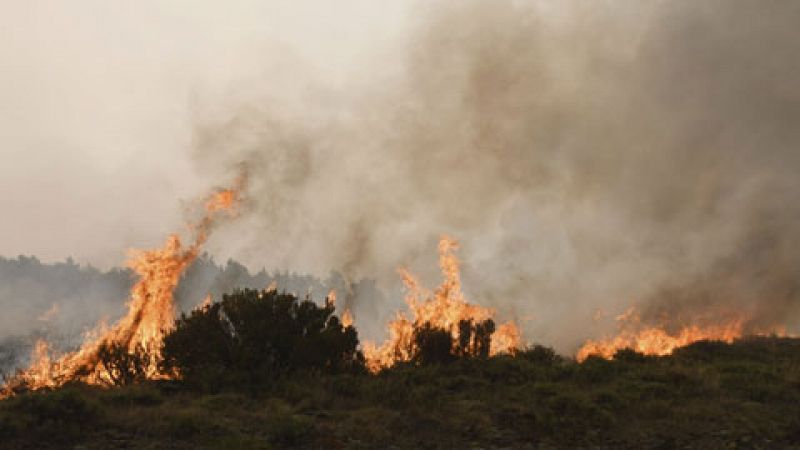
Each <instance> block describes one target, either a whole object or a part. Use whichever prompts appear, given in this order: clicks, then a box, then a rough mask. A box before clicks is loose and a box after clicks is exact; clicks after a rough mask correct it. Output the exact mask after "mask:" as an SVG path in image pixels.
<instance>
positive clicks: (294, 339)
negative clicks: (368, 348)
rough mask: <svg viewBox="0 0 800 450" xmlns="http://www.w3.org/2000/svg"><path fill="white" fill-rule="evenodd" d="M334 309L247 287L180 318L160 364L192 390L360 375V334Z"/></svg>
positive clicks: (165, 341)
mask: <svg viewBox="0 0 800 450" xmlns="http://www.w3.org/2000/svg"><path fill="white" fill-rule="evenodd" d="M333 312H334V306H333V305H332V304H328V303H326V304H325V306H322V307H321V306H317V304H316V303H314V302H312V301H310V300H308V299H306V300H303V301H298V300H297V298H296V297H295V296H293V295H290V294H279V293H278V292H277V291H256V290H252V289H245V290H241V291H237V292H236V293H234V294H232V295H225V296H224V297H223V300H222V302H220V303H212V304H210V305H207V306H205V307H203V308H201V309H196V310H194V311H192V313H191V314H190V315H188V316H186V315H184V316H182V317H181V318H180V319H178V320H177V322H176V326H175V330H174V331H172V332H171V333H170V334H168V335H167V336H166V338H165V339H164V346H163V349H162V357H163V359H164V361H163V366H164V370H165V371H166V372H167V373H174V374H177V375H179V376H180V378H181V379H182V380H183V381H184V382H186V383H188V384H190V385H192V386H194V387H202V388H204V389H207V390H208V389H212V390H213V389H218V388H219V387H220V386H221V385H223V383H227V382H231V381H232V380H235V381H236V382H237V383H243V382H244V383H248V384H253V383H260V382H264V381H268V380H272V379H274V378H277V377H279V376H281V375H284V374H289V373H294V372H298V371H304V372H324V373H336V372H346V371H363V366H364V364H363V356H361V354H360V352H358V351H357V350H356V347H357V346H358V336H357V334H356V331H355V328H353V327H352V326H348V327H344V326H342V324H341V323H340V322H339V319H338V317H336V316H334V315H333Z"/></svg>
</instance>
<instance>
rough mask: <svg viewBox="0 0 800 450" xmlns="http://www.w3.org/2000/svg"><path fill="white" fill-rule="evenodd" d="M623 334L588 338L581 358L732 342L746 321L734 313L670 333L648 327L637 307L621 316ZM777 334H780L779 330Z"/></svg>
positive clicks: (665, 351)
mask: <svg viewBox="0 0 800 450" xmlns="http://www.w3.org/2000/svg"><path fill="white" fill-rule="evenodd" d="M617 322H618V325H619V333H618V334H617V335H616V336H613V337H610V338H607V339H601V340H597V341H595V340H589V341H587V342H586V343H585V344H584V345H583V346H582V347H581V348H580V349H579V350H578V353H577V354H576V359H577V360H578V361H584V360H585V359H586V358H588V357H589V356H593V355H594V356H600V357H602V358H605V359H611V358H612V357H613V356H614V354H615V353H616V352H617V350H622V349H626V348H630V349H633V350H635V351H637V352H639V353H643V354H645V355H656V356H664V355H669V354H671V353H672V352H673V351H674V350H675V349H676V348H680V347H685V346H687V345H689V344H692V343H693V342H697V341H702V340H710V341H723V342H728V343H731V342H733V341H734V340H735V339H738V338H740V337H742V336H743V332H744V325H745V320H744V318H742V317H741V316H738V315H734V316H729V317H725V318H718V319H717V320H716V321H714V322H711V323H708V324H702V325H701V324H690V325H685V326H682V327H678V328H677V330H676V331H673V332H669V331H667V327H664V326H647V325H645V324H643V323H642V321H641V318H640V316H639V314H638V313H637V311H636V310H635V309H634V308H631V309H629V310H628V311H627V312H626V313H625V314H623V315H621V316H619V317H617ZM772 332H773V333H779V334H782V333H780V330H779V329H776V330H773V331H772ZM757 334H758V333H757Z"/></svg>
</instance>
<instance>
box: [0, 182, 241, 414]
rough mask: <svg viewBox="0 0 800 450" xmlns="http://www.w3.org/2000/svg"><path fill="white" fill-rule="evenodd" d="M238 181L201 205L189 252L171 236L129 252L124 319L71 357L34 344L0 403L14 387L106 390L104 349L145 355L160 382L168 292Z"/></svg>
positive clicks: (170, 319)
mask: <svg viewBox="0 0 800 450" xmlns="http://www.w3.org/2000/svg"><path fill="white" fill-rule="evenodd" d="M243 181H244V180H243V178H242V179H240V180H239V182H238V183H237V187H236V188H235V189H226V190H221V191H218V192H216V193H214V194H213V195H212V196H210V197H209V199H207V200H206V202H205V213H204V215H203V217H202V219H200V221H198V222H197V223H195V224H190V226H189V227H190V229H191V230H193V231H194V235H195V236H194V237H195V239H194V242H193V243H192V244H191V245H190V246H189V247H187V248H184V246H183V245H182V243H181V240H180V238H179V237H178V235H176V234H173V235H170V236H169V237H168V238H167V241H166V242H165V243H164V245H163V247H161V248H157V249H151V250H134V251H131V252H130V255H129V259H128V262H127V266H128V267H130V268H131V269H133V270H134V271H135V272H136V274H137V275H138V276H139V281H137V282H136V284H135V285H134V286H133V288H132V289H131V293H130V298H129V300H128V303H127V305H128V313H127V314H126V315H125V316H124V317H123V318H122V319H120V320H119V321H118V322H117V323H116V324H114V325H113V326H112V327H110V328H108V329H103V328H101V329H99V330H98V331H97V333H96V335H95V336H94V337H91V338H87V339H86V340H85V341H84V343H83V345H82V346H81V347H80V348H79V349H78V350H77V351H74V352H71V353H67V354H64V355H63V356H61V357H59V358H58V359H55V360H54V359H52V357H51V356H50V352H49V350H48V345H47V343H46V342H44V341H40V342H38V343H37V344H36V348H35V350H34V354H33V358H32V359H33V363H32V364H31V366H30V367H28V368H27V369H25V370H23V371H21V372H20V373H18V374H17V375H16V376H15V377H14V378H13V379H12V380H11V382H10V383H9V384H8V385H7V386H5V387H3V388H2V389H1V390H0V398H2V397H5V396H8V395H10V394H11V393H13V391H14V388H15V387H24V388H27V389H41V388H45V387H56V386H60V385H61V384H63V383H65V382H67V381H70V380H82V381H85V382H87V383H91V384H110V383H111V382H112V378H111V376H110V374H109V373H107V372H106V370H105V369H104V367H103V365H102V364H101V363H100V361H99V359H98V350H99V349H100V347H101V346H103V345H104V344H117V345H121V346H123V348H126V349H128V351H130V352H134V351H135V350H136V349H137V348H144V349H146V350H148V352H149V354H150V361H149V362H148V366H147V368H146V371H145V372H146V376H147V377H148V378H158V377H160V376H161V375H159V373H158V367H157V364H158V361H159V360H160V353H159V352H160V346H161V342H162V340H163V337H164V335H165V333H166V332H167V331H168V330H169V329H170V328H171V327H172V326H173V323H174V320H175V304H174V299H173V291H174V290H175V288H176V287H177V285H178V281H179V280H180V277H181V275H182V274H183V272H184V271H185V270H186V268H187V267H188V266H189V265H190V264H191V263H192V262H193V261H194V260H195V258H197V256H198V254H199V252H200V248H201V247H202V245H203V244H204V243H205V241H206V239H207V238H208V233H209V231H210V229H211V226H212V225H213V223H214V221H215V220H216V219H217V217H218V216H219V213H220V212H222V211H231V210H232V208H234V207H235V205H236V204H237V203H238V201H239V192H240V191H241V189H242V187H243V186H242V183H243Z"/></svg>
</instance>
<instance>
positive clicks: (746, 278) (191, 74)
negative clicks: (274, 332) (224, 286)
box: [0, 0, 800, 349]
mask: <svg viewBox="0 0 800 450" xmlns="http://www.w3.org/2000/svg"><path fill="white" fill-rule="evenodd" d="M232 3H233V4H232V5H231V4H226V5H224V6H223V5H219V6H217V5H211V4H207V3H202V2H176V1H175V2H169V1H167V2H136V3H135V4H131V3H122V2H108V1H96V2H91V1H79V2H70V3H69V4H66V3H64V2H55V1H54V2H46V1H36V2H27V1H26V2H22V1H9V0H4V1H3V6H4V8H3V9H4V14H3V16H2V18H0V61H2V62H0V64H2V70H0V98H1V99H2V102H0V157H1V158H2V165H0V190H2V192H3V195H2V196H0V210H2V211H3V212H5V214H4V215H3V219H2V220H0V255H6V256H14V255H17V254H33V255H36V256H38V257H40V258H42V259H43V260H46V261H53V260H61V259H63V258H65V257H67V256H72V257H74V258H75V259H76V260H77V261H79V262H81V263H91V264H93V265H96V266H99V267H104V268H105V267H111V266H115V265H120V264H122V263H123V262H124V258H125V255H126V249H128V248H131V247H152V246H155V245H159V243H160V242H161V241H162V240H163V239H164V237H165V236H166V235H167V234H168V233H170V232H172V231H176V230H181V227H182V226H183V223H185V221H186V219H187V216H188V215H190V214H191V206H192V205H193V204H194V203H195V202H196V201H197V200H198V199H199V198H201V197H202V196H203V195H204V194H205V193H207V192H208V191H209V190H211V189H213V188H215V187H219V186H223V185H225V184H228V183H231V182H232V180H233V179H235V178H236V176H237V175H238V174H239V173H240V171H241V170H242V168H245V170H246V171H247V173H248V180H249V183H248V187H247V190H246V193H245V194H246V195H245V196H246V204H245V207H244V208H243V211H242V213H241V215H240V216H239V218H238V219H237V220H234V221H231V222H229V223H225V224H221V225H220V226H219V227H218V228H217V229H215V230H214V235H213V236H212V238H211V239H210V241H209V242H208V245H207V250H208V251H209V252H210V253H211V254H213V255H215V257H217V258H218V259H219V260H225V259H227V258H235V259H237V260H240V261H242V262H243V263H245V264H246V265H248V266H249V267H251V268H253V269H260V268H261V267H266V268H268V269H289V270H295V271H299V272H308V273H312V274H315V275H318V276H323V277H324V276H325V275H326V274H327V273H328V272H329V271H330V270H339V271H341V272H342V273H343V274H344V275H345V276H346V277H349V278H352V279H359V278H364V277H366V278H374V279H376V280H377V281H378V283H379V285H380V286H381V287H383V288H384V289H386V290H387V291H389V292H390V295H389V296H388V297H387V298H388V299H389V300H387V301H388V302H389V303H387V304H386V305H379V306H378V307H377V308H376V307H374V305H371V308H359V306H358V305H359V304H361V305H364V304H365V302H369V301H370V299H366V298H356V299H354V300H353V301H354V313H355V315H356V321H357V323H358V321H359V314H361V313H364V311H367V310H370V311H378V313H376V314H377V315H376V316H373V317H367V318H366V319H369V323H377V324H382V323H383V322H384V320H385V319H387V318H390V317H392V315H393V311H394V310H395V309H396V308H397V306H399V305H400V304H401V297H400V295H399V290H400V282H399V277H398V276H397V273H396V270H397V268H398V267H406V268H408V269H410V270H411V271H412V272H416V273H419V274H420V276H421V277H422V280H423V282H424V283H425V284H426V285H429V286H431V285H433V284H434V283H435V282H436V280H437V267H436V254H435V249H436V241H437V239H438V238H439V236H441V235H442V234H449V235H452V236H453V237H454V238H456V239H458V240H460V241H461V243H462V249H461V253H460V256H461V257H462V258H463V262H464V277H463V278H464V284H465V292H466V294H467V296H468V298H470V299H473V300H474V301H476V302H478V303H481V304H484V305H486V306H490V307H492V308H495V309H496V310H497V311H498V314H499V318H500V320H506V319H508V318H514V319H516V320H517V321H518V322H520V324H521V326H522V328H523V332H524V333H525V335H526V336H527V337H528V338H529V339H530V340H536V341H541V342H547V343H552V344H553V345H556V347H557V348H558V349H569V348H574V346H575V345H578V344H579V343H580V342H582V341H583V340H584V339H585V338H587V337H593V336H597V335H600V334H602V333H603V332H605V331H608V330H611V329H613V327H614V325H615V324H614V320H613V318H614V317H615V316H616V315H618V314H621V313H622V312H624V311H625V310H627V308H629V307H631V306H637V307H638V308H640V310H641V311H642V312H643V317H644V318H645V320H656V319H657V318H664V317H668V318H669V319H670V321H671V322H672V323H674V324H680V323H683V322H684V321H686V320H692V321H695V320H699V318H711V319H710V320H713V319H714V318H715V317H719V316H720V315H725V314H730V313H731V312H732V311H733V312H737V313H742V314H744V315H745V316H746V317H747V318H748V324H750V325H752V326H753V327H754V328H753V329H758V327H762V326H763V327H774V326H777V325H788V326H790V327H791V326H796V325H797V318H798V317H799V316H800V298H798V297H800V281H798V280H800V272H799V271H800V251H798V250H797V249H798V248H800V246H798V242H800V204H798V202H797V198H798V195H800V181H798V177H797V173H800V151H798V148H800V131H798V127H797V126H796V124H797V122H798V119H800V78H799V77H797V74H798V73H800V30H799V29H798V27H797V23H800V6H798V4H797V3H796V2H791V1H781V0H765V1H763V2H751V1H745V0H725V1H723V0H702V1H691V2H690V1H669V2H666V1H654V2H640V1H596V2H580V1H574V2H572V1H568V2H564V1H558V2H556V1H522V0H496V1H481V0H465V1H458V2H456V1H444V0H441V1H433V2H411V1H408V2H374V1H342V2H310V1H306V2H304V1H299V2H298V1H291V2H290V1H285V2H277V1H273V2H246V1H242V2H232ZM356 297H357V295H356ZM598 318H600V320H598ZM687 318H689V319H687ZM361 319H362V320H363V319H364V317H363V316H362V317H361ZM658 320H661V319H658Z"/></svg>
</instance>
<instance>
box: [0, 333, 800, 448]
mask: <svg viewBox="0 0 800 450" xmlns="http://www.w3.org/2000/svg"><path fill="white" fill-rule="evenodd" d="M793 446H794V448H800V340H798V339H788V338H750V339H746V340H742V341H739V342H736V343H734V344H732V345H728V344H720V343H707V342H703V343H696V344H694V345H692V346H690V347H687V348H684V349H680V350H679V351H677V352H676V353H675V354H674V355H672V356H668V357H660V358H655V357H643V356H642V355H636V354H630V353H626V354H620V356H619V358H618V359H617V360H613V361H605V360H602V359H597V358H590V359H588V360H587V361H585V362H584V363H582V364H577V363H575V362H574V361H572V360H564V359H561V358H557V357H553V355H552V354H550V353H549V352H547V351H545V350H544V349H542V348H535V349H532V350H530V351H528V352H524V353H521V354H519V355H517V356H516V357H508V356H503V357H496V358H492V359H490V360H483V361H481V360H460V361H456V362H455V363H452V364H449V365H445V366H428V367H409V366H404V367H397V368H395V369H392V370H389V371H386V372H384V373H381V374H379V375H377V376H369V375H336V376H332V375H331V376H311V375H309V376H306V377H302V376H300V377H298V376H294V377H291V378H287V379H281V380H276V381H275V382H274V383H270V384H269V385H264V386H247V387H246V388H243V387H242V386H217V387H216V389H215V392H202V393H200V392H195V391H191V390H188V389H186V388H185V387H183V386H181V385H180V384H177V383H173V382H168V383H167V382H160V383H146V384H142V385H136V386H129V387H125V388H119V389H111V390H105V389H99V388H94V387H89V386H83V385H69V386H66V387H64V388H62V389H59V390H57V391H51V392H34V393H28V394H25V395H19V396H17V397H14V398H11V399H8V400H5V401H2V402H0V447H2V448H31V449H34V448H35V449H42V448H84V449H114V448H147V449H161V448H178V449H180V448H187V449H189V448H192V449H194V448H208V449H270V448H326V449H328V448H332V449H336V448H354V449H359V448H364V449H374V448H415V449H416V448H659V449H669V448H698V449H707V448H712V449H713V448H787V447H788V448H792V447H793Z"/></svg>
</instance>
